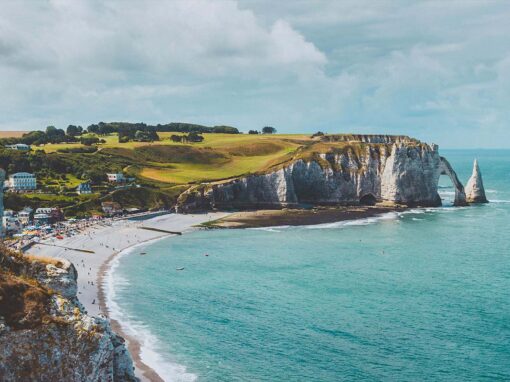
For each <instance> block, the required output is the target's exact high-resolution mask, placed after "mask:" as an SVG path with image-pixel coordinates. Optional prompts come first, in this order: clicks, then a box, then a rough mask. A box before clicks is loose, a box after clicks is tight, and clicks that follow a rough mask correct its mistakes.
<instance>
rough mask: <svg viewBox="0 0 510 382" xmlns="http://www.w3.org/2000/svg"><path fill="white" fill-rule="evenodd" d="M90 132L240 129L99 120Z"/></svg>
mask: <svg viewBox="0 0 510 382" xmlns="http://www.w3.org/2000/svg"><path fill="white" fill-rule="evenodd" d="M87 131H88V132H89V133H94V134H98V135H107V134H112V133H120V132H122V131H128V132H129V131H135V132H136V131H142V132H176V133H191V132H195V133H222V134H239V130H238V129H236V128H235V127H232V126H224V125H222V126H213V127H209V126H203V125H197V124H193V123H181V122H171V123H167V124H163V125H162V124H157V125H147V124H145V123H129V122H107V123H106V122H99V123H97V124H92V125H90V126H88V127H87ZM128 135H129V133H128Z"/></svg>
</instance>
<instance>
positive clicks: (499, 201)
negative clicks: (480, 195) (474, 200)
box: [489, 199, 510, 204]
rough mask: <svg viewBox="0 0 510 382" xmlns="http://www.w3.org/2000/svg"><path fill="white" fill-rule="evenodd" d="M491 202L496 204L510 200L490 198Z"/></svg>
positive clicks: (509, 201)
mask: <svg viewBox="0 0 510 382" xmlns="http://www.w3.org/2000/svg"><path fill="white" fill-rule="evenodd" d="M489 203H495V204H499V203H510V200H498V199H490V200H489Z"/></svg>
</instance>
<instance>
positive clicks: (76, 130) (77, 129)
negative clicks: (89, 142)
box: [66, 125, 83, 137]
mask: <svg viewBox="0 0 510 382" xmlns="http://www.w3.org/2000/svg"><path fill="white" fill-rule="evenodd" d="M82 132H83V128H82V127H81V126H75V125H69V126H67V129H66V134H67V135H69V136H71V137H76V136H77V135H81V134H82Z"/></svg>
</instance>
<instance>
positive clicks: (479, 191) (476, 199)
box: [466, 159, 489, 203]
mask: <svg viewBox="0 0 510 382" xmlns="http://www.w3.org/2000/svg"><path fill="white" fill-rule="evenodd" d="M466 201H467V202H468V203H488V202H489V201H488V200H487V198H486V197H485V189H484V188H483V181H482V174H481V173H480V167H478V160H476V159H475V163H474V164H473V174H472V175H471V178H469V181H468V183H467V185H466Z"/></svg>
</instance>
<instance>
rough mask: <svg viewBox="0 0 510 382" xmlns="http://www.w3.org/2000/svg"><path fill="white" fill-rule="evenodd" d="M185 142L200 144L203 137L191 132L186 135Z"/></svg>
mask: <svg viewBox="0 0 510 382" xmlns="http://www.w3.org/2000/svg"><path fill="white" fill-rule="evenodd" d="M186 140H187V141H188V142H202V141H203V140H204V137H203V136H201V135H199V134H198V133H195V132H194V131H192V132H191V133H189V134H188V136H187V137H186Z"/></svg>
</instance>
